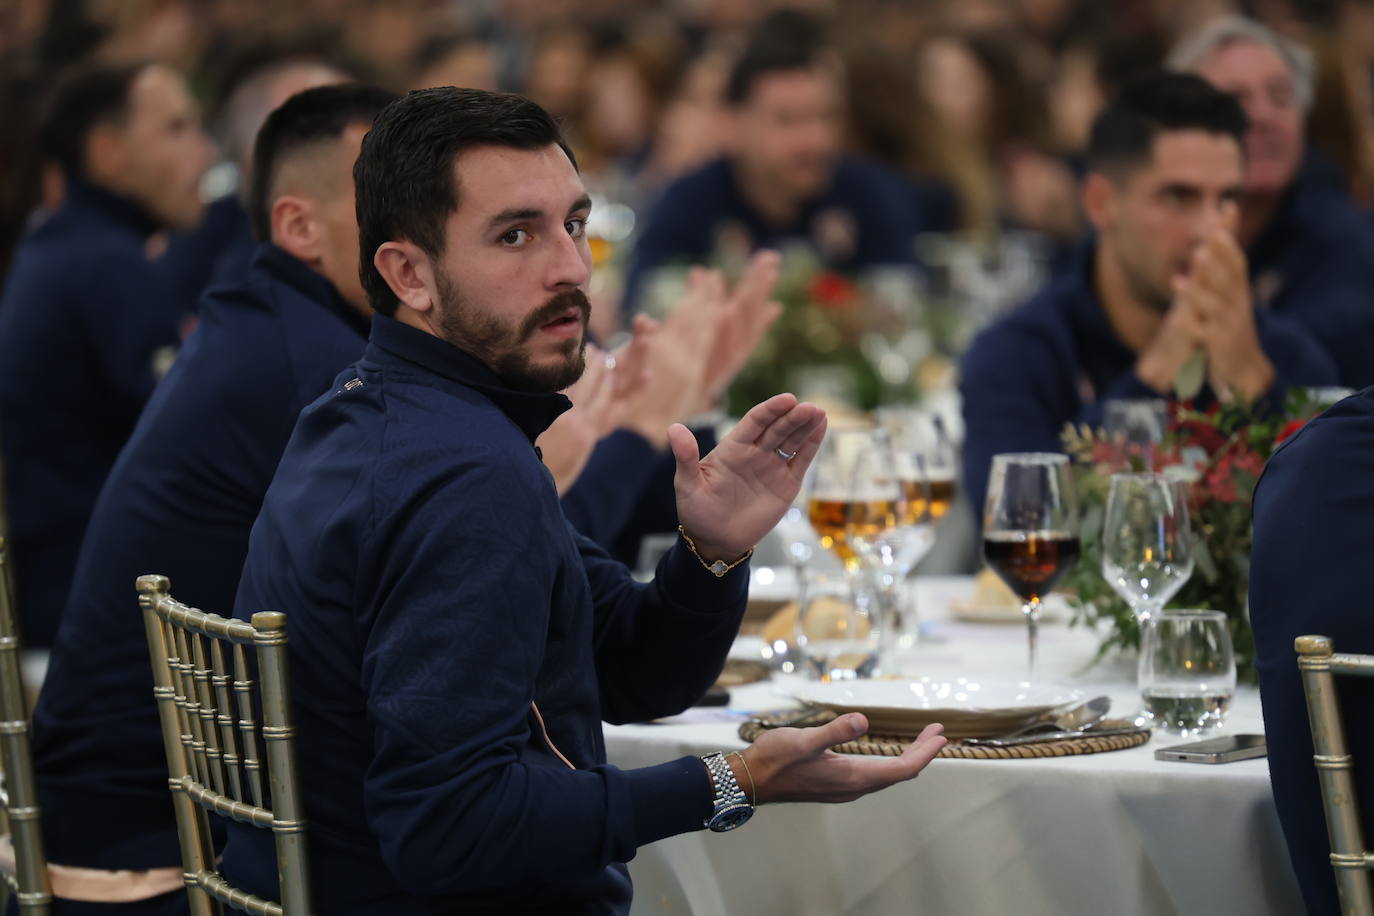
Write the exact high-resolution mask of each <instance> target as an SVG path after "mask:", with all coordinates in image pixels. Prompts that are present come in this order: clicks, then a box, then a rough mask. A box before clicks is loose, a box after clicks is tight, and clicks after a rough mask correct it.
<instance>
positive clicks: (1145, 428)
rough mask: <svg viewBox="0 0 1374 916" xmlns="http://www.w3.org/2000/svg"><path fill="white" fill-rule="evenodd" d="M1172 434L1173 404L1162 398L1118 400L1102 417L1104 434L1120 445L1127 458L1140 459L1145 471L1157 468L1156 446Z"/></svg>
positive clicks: (1104, 411) (1107, 407)
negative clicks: (1169, 433)
mask: <svg viewBox="0 0 1374 916" xmlns="http://www.w3.org/2000/svg"><path fill="white" fill-rule="evenodd" d="M1168 430H1169V403H1168V402H1167V401H1165V400H1163V399H1162V398H1115V399H1113V400H1110V401H1108V402H1107V404H1106V407H1105V408H1104V409H1103V414H1102V431H1103V432H1104V433H1106V434H1107V438H1108V439H1109V440H1111V441H1113V442H1118V443H1120V444H1121V445H1122V446H1123V447H1124V448H1125V449H1126V452H1127V454H1131V455H1136V456H1139V458H1140V460H1141V463H1142V464H1143V466H1144V467H1147V468H1149V467H1153V466H1154V449H1155V446H1156V445H1158V444H1159V443H1161V442H1163V441H1164V434H1165V433H1166V432H1168Z"/></svg>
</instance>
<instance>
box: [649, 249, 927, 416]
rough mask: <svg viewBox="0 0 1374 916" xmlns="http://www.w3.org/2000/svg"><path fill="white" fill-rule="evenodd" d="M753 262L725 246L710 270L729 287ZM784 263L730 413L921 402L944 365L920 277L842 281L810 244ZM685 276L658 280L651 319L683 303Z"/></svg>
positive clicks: (884, 272) (872, 275)
mask: <svg viewBox="0 0 1374 916" xmlns="http://www.w3.org/2000/svg"><path fill="white" fill-rule="evenodd" d="M747 253H748V252H747V249H745V250H743V251H739V252H735V251H733V249H731V248H730V247H729V246H724V247H722V249H721V250H720V251H718V252H717V254H716V256H715V257H712V258H711V259H709V263H710V265H711V266H713V267H717V268H720V269H721V270H722V271H723V272H724V273H725V275H726V277H727V278H730V279H733V278H734V277H735V276H738V274H739V272H740V271H741V270H742V269H743V266H744V261H745V258H746V257H747ZM781 254H782V256H783V257H782V265H781V268H780V270H779V276H778V283H777V286H776V287H774V291H773V298H774V299H776V300H777V301H778V302H780V303H781V304H782V306H783V312H782V315H781V316H779V318H778V320H777V322H776V323H775V324H774V325H773V327H772V329H771V330H770V331H769V333H768V335H767V337H765V338H764V340H763V341H762V342H761V343H760V344H759V347H758V349H757V350H756V351H755V352H754V355H753V357H752V358H751V359H750V361H749V364H748V365H747V366H746V367H745V368H744V369H743V371H741V372H740V374H739V375H738V376H737V377H736V379H735V381H734V383H733V384H732V385H731V388H730V393H729V404H728V405H727V408H728V409H729V410H730V412H731V413H732V414H733V415H734V416H742V415H743V414H744V412H745V411H747V410H748V409H749V408H750V407H751V406H753V405H754V404H757V403H758V402H760V401H763V400H766V399H767V398H769V397H772V396H773V395H775V394H777V393H778V392H779V391H794V392H796V393H797V394H798V395H800V396H802V397H807V398H821V399H823V400H826V401H828V402H831V403H837V404H843V405H845V406H847V407H851V408H855V409H858V410H871V409H872V408H874V407H877V406H879V405H883V404H905V403H911V402H913V401H914V400H916V398H917V396H918V395H919V394H920V390H921V388H922V384H921V379H922V377H923V374H924V373H925V371H926V368H927V364H928V363H930V362H931V360H932V359H936V358H938V357H935V355H934V354H935V350H936V346H935V339H934V336H933V335H932V333H931V330H930V328H929V322H928V321H927V316H926V315H925V314H924V308H923V305H922V300H921V295H920V285H919V282H918V278H917V276H916V274H915V271H914V270H912V269H908V268H904V267H890V268H872V269H869V270H865V271H863V272H862V273H860V274H858V275H849V274H845V273H841V272H838V271H835V270H832V269H830V268H828V267H826V265H825V263H824V261H823V260H822V258H821V257H820V256H819V254H818V253H817V252H816V251H815V250H814V249H813V248H811V247H810V246H809V245H807V244H804V243H797V244H793V245H789V246H786V247H784V248H783V250H782V252H781ZM686 271H687V266H686V265H673V266H670V267H665V268H662V269H660V270H659V271H657V272H656V275H655V276H654V277H653V278H652V280H651V282H650V288H649V295H648V297H647V300H648V301H647V303H646V310H647V311H648V312H649V313H650V314H651V315H662V314H664V313H665V312H666V311H667V310H668V309H670V308H672V306H673V305H674V304H675V303H676V301H677V300H678V299H679V298H680V295H681V289H682V288H683V286H684V284H685V276H686Z"/></svg>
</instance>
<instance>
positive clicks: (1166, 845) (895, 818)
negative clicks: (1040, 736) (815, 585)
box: [605, 577, 1303, 916]
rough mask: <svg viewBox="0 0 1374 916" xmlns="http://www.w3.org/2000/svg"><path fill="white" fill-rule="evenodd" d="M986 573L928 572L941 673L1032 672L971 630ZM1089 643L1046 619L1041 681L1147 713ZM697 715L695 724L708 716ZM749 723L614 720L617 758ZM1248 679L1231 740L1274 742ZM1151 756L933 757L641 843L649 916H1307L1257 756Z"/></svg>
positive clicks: (985, 627)
mask: <svg viewBox="0 0 1374 916" xmlns="http://www.w3.org/2000/svg"><path fill="white" fill-rule="evenodd" d="M972 588H973V580H972V579H971V578H964V577H928V578H924V579H921V580H918V587H917V597H918V601H919V603H920V607H921V613H922V615H923V619H924V620H925V621H926V622H927V623H928V627H927V629H928V630H929V631H930V633H929V638H927V639H926V640H925V641H924V642H923V643H922V645H921V646H920V648H919V649H918V657H919V658H920V660H921V661H922V662H923V670H925V673H927V674H929V675H935V676H955V675H982V676H990V677H1019V676H1020V675H1022V674H1023V673H1024V669H1025V649H1026V646H1025V640H1026V635H1025V627H1024V625H1023V624H1020V623H1017V622H1011V623H1005V624H996V623H966V622H961V621H959V620H957V619H954V618H952V617H951V616H950V610H949V609H950V604H951V602H952V601H954V600H956V599H959V598H965V599H966V598H967V597H969V595H970V594H971V592H972ZM1096 645H1097V642H1096V639H1095V638H1094V637H1093V635H1092V634H1091V633H1090V632H1087V631H1085V630H1082V629H1073V628H1070V627H1068V625H1067V621H1066V620H1065V619H1064V618H1063V617H1062V616H1061V617H1060V618H1059V619H1058V620H1057V621H1048V622H1046V624H1045V625H1044V626H1043V628H1042V648H1041V652H1042V661H1041V665H1042V671H1043V672H1044V678H1045V679H1046V680H1054V681H1056V682H1060V683H1064V684H1067V685H1070V686H1073V687H1077V688H1079V689H1081V690H1083V691H1084V692H1085V694H1086V695H1088V696H1093V695H1096V694H1099V693H1107V694H1109V695H1110V696H1111V697H1112V701H1113V702H1112V713H1111V715H1116V716H1120V715H1127V714H1129V713H1131V712H1132V711H1134V710H1135V709H1137V708H1138V706H1139V697H1138V696H1137V694H1136V691H1135V687H1134V665H1133V664H1131V663H1126V662H1115V663H1104V664H1101V665H1098V666H1096V667H1090V663H1091V661H1092V659H1093V655H1094V653H1095V651H1096ZM785 705H787V701H786V700H785V699H784V698H782V697H781V696H779V695H778V692H777V689H776V687H775V685H773V684H769V683H765V684H754V685H749V686H747V687H743V688H736V690H734V691H732V708H733V709H737V710H751V711H764V710H768V709H773V708H777V707H780V706H785ZM712 714H713V713H712V712H711V711H709V710H694V711H692V712H690V713H689V714H688V715H687V716H686V717H683V718H688V719H691V718H694V717H695V718H701V717H705V716H709V715H712ZM738 724H739V723H738V721H730V722H724V721H714V722H712V721H702V722H687V723H683V724H652V725H631V726H610V725H608V726H606V729H605V731H606V744H607V751H608V753H609V755H610V760H611V763H613V764H615V765H617V766H621V767H636V766H646V765H650V764H655V763H661V762H663V761H665V760H669V759H672V758H675V757H679V756H682V755H684V754H705V753H709V752H711V751H715V750H723V749H724V750H728V749H734V748H740V747H743V746H744V745H743V742H742V741H740V739H739V738H738V737H737V734H736V732H737V729H738ZM1262 731H1263V728H1262V723H1261V719H1260V708H1259V695H1258V691H1256V690H1255V689H1254V688H1246V687H1242V688H1241V689H1240V690H1239V691H1238V693H1237V695H1236V699H1235V702H1234V705H1233V707H1232V711H1231V715H1230V718H1229V720H1228V723H1227V726H1226V729H1225V732H1227V733H1238V732H1262ZM1181 740H1182V739H1178V738H1176V737H1174V736H1170V735H1163V734H1160V733H1158V732H1157V733H1156V734H1155V737H1153V738H1152V739H1151V740H1150V741H1149V742H1148V743H1147V744H1145V745H1144V746H1142V747H1138V748H1132V749H1129V750H1124V751H1114V752H1110V753H1104V754H1093V755H1084V756H1075V757H1061V758H1045V759H1032V760H947V759H941V760H936V761H935V762H934V763H932V764H931V766H930V767H929V768H927V769H926V770H925V772H923V773H922V774H921V776H920V777H919V778H918V779H916V780H915V781H913V782H909V783H905V784H902V785H898V786H893V787H892V788H890V789H887V790H886V791H884V792H881V793H878V794H876V795H872V796H869V797H867V798H864V799H860V800H859V801H857V802H854V803H852V804H848V805H779V806H765V807H764V808H762V809H761V810H760V811H759V812H758V813H757V814H756V815H755V816H754V818H753V819H752V820H751V821H750V822H749V823H748V824H747V825H745V826H744V827H742V828H740V829H739V830H737V831H735V832H734V833H729V834H720V835H718V834H712V833H709V832H706V831H701V832H697V833H692V834H686V835H683V836H678V837H673V838H671V839H669V840H665V841H663V842H660V843H656V844H653V845H651V846H646V847H644V848H642V849H641V850H640V851H639V854H638V856H637V857H636V859H635V860H634V861H633V862H631V863H630V872H631V874H632V875H633V877H634V881H635V906H634V910H633V913H634V914H636V916H650V914H693V916H769V914H779V916H808V914H815V916H840V914H846V916H847V914H855V916H858V914H872V916H887V914H892V916H897V914H902V916H910V914H915V913H919V914H922V916H939V914H956V913H958V914H984V913H1009V914H1016V916H1041V914H1043V916H1051V914H1053V916H1062V914H1079V913H1082V914H1099V913H1101V914H1106V913H1111V914H1121V916H1129V914H1140V916H1163V914H1175V913H1177V914H1192V913H1197V914H1208V916H1225V914H1238V916H1239V914H1247V916H1259V914H1276V916H1277V914H1285V916H1286V914H1294V913H1301V912H1302V911H1303V906H1302V902H1301V898H1300V897H1299V895H1298V891H1297V885H1296V881H1295V879H1294V878H1293V875H1292V870H1291V867H1290V866H1289V863H1288V856H1287V850H1286V847H1285V845H1284V841H1283V835H1282V832H1281V831H1280V828H1279V824H1278V818H1277V815H1276V814H1275V811H1274V803H1273V799H1272V796H1271V795H1270V790H1269V772H1268V767H1267V764H1266V761H1265V760H1263V759H1258V760H1247V761H1240V762H1236V763H1229V764H1223V765H1216V766H1208V765H1201V764H1192V763H1175V762H1161V761H1157V760H1155V759H1154V752H1155V750H1156V749H1157V748H1159V747H1164V746H1168V745H1171V744H1177V743H1180V741H1181Z"/></svg>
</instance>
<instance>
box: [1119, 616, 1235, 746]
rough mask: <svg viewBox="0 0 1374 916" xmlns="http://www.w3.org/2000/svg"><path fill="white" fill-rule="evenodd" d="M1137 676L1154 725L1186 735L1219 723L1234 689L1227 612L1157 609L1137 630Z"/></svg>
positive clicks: (1200, 731) (1233, 661) (1210, 729)
mask: <svg viewBox="0 0 1374 916" xmlns="http://www.w3.org/2000/svg"><path fill="white" fill-rule="evenodd" d="M1139 675H1140V694H1141V698H1142V700H1143V701H1144V703H1145V712H1146V714H1147V715H1148V716H1149V718H1150V719H1151V720H1152V725H1153V727H1155V728H1160V729H1163V730H1164V731H1166V732H1168V733H1169V734H1172V735H1182V736H1185V737H1186V736H1197V735H1205V734H1207V733H1209V732H1211V731H1212V730H1213V729H1215V728H1218V727H1220V726H1221V725H1222V724H1223V723H1224V722H1225V721H1226V713H1227V710H1228V709H1229V708H1230V706H1231V698H1232V696H1234V695H1235V692H1236V659H1235V653H1234V650H1233V649H1232V647H1231V629H1230V625H1229V622H1228V621H1227V619H1226V615H1225V614H1223V613H1222V612H1221V611H1199V610H1168V611H1161V612H1160V613H1158V614H1156V615H1155V616H1154V617H1152V618H1151V619H1150V620H1149V621H1148V622H1147V623H1146V624H1145V626H1144V629H1143V631H1142V633H1141V640H1140V670H1139Z"/></svg>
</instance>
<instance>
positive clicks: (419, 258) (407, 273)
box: [372, 242, 434, 314]
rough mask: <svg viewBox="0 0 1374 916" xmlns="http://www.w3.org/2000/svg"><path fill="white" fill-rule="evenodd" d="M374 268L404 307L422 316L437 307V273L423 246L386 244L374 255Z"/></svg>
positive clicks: (401, 243)
mask: <svg viewBox="0 0 1374 916" xmlns="http://www.w3.org/2000/svg"><path fill="white" fill-rule="evenodd" d="M372 265H373V266H374V267H376V268H377V272H378V273H380V274H381V275H382V279H383V280H385V281H386V285H387V286H389V287H391V292H392V293H394V294H395V296H396V298H397V299H399V300H401V304H402V305H404V306H407V307H409V308H411V309H412V310H414V311H416V312H419V313H421V314H424V313H426V312H429V311H430V310H431V309H433V308H434V297H433V294H432V292H431V291H432V290H433V289H434V270H433V267H432V265H431V264H430V262H429V257H428V256H427V255H426V254H425V253H424V252H423V251H421V250H420V246H418V245H416V244H414V243H413V242H383V243H382V244H381V245H379V246H378V248H377V251H376V253H375V254H373V255H372Z"/></svg>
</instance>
